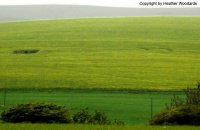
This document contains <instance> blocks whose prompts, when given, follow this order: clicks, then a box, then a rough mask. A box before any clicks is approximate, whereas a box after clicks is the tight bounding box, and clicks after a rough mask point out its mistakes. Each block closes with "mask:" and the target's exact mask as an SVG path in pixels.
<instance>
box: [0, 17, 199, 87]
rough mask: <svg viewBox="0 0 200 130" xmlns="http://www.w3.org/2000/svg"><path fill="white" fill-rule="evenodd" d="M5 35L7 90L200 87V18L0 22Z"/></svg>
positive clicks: (0, 53) (2, 76) (0, 56)
mask: <svg viewBox="0 0 200 130" xmlns="http://www.w3.org/2000/svg"><path fill="white" fill-rule="evenodd" d="M0 34H1V35H0V68H1V69H0V88H2V89H19V88H22V89H24V88H26V89H31V88H36V89H37V88H78V89H90V88H103V89H160V90H166V89H167V90H180V89H183V88H186V86H194V85H195V83H196V81H199V80H200V79H199V73H200V59H199V57H200V52H199V49H200V45H199V43H200V39H199V35H200V18H199V17H135V18H91V19H69V20H50V21H32V22H12V23H0ZM14 50H40V51H39V52H38V53H36V54H31V55H16V54H13V53H12V52H13V51H14Z"/></svg>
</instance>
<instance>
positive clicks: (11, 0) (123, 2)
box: [0, 0, 137, 7]
mask: <svg viewBox="0 0 200 130" xmlns="http://www.w3.org/2000/svg"><path fill="white" fill-rule="evenodd" d="M133 1H137V0H0V5H32V4H72V5H74V4H75V5H98V6H117V7H131V6H134V2H133Z"/></svg>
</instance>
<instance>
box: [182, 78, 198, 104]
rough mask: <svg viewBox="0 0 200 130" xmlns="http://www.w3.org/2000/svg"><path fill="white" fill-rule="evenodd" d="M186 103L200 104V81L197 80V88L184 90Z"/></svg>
mask: <svg viewBox="0 0 200 130" xmlns="http://www.w3.org/2000/svg"><path fill="white" fill-rule="evenodd" d="M185 94H186V103H187V104H188V105H198V106H199V105H200V82H197V88H187V89H186V90H185Z"/></svg>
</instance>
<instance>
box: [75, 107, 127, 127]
mask: <svg viewBox="0 0 200 130" xmlns="http://www.w3.org/2000/svg"><path fill="white" fill-rule="evenodd" d="M73 121H74V123H79V124H98V125H110V124H113V125H125V123H124V122H123V121H117V120H115V122H114V123H111V122H110V120H108V117H107V116H106V114H105V113H104V112H100V111H95V113H94V115H90V114H89V112H88V108H86V109H83V110H80V111H79V112H77V113H75V114H74V115H73Z"/></svg>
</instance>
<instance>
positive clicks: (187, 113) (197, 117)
mask: <svg viewBox="0 0 200 130" xmlns="http://www.w3.org/2000/svg"><path fill="white" fill-rule="evenodd" d="M149 124H150V125H166V124H171V125H200V107H197V106H195V105H182V106H179V107H176V108H172V109H169V110H165V111H163V112H161V113H159V114H157V115H155V116H154V117H153V118H152V119H151V120H150V121H149Z"/></svg>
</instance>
